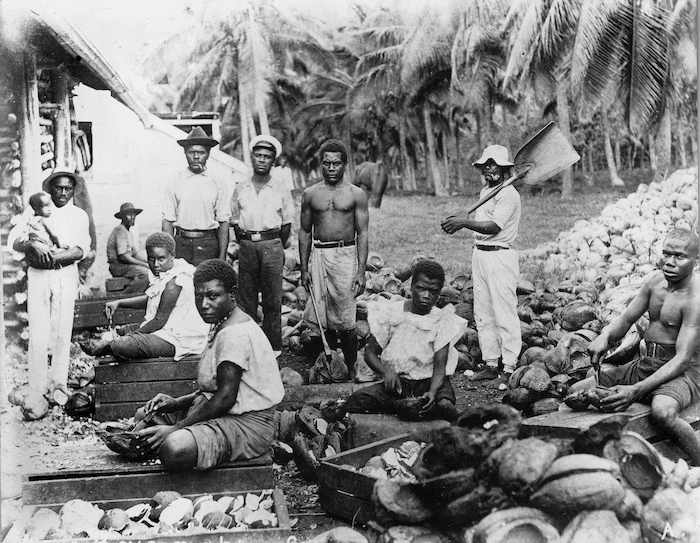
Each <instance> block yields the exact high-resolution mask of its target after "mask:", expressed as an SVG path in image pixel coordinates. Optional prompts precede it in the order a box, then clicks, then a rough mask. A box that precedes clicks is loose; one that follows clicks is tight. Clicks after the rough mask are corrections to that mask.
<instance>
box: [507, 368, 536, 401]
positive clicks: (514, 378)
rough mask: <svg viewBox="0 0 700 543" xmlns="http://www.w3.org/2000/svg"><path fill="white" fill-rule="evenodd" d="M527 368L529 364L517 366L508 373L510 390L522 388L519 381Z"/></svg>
mask: <svg viewBox="0 0 700 543" xmlns="http://www.w3.org/2000/svg"><path fill="white" fill-rule="evenodd" d="M529 370H530V366H520V367H519V368H515V371H514V372H513V373H511V374H510V377H508V388H509V389H510V390H515V389H516V388H519V387H520V388H523V387H522V386H521V384H520V382H521V381H522V379H523V375H525V374H526V373H527V372H528V371H529ZM504 403H505V402H504ZM514 407H515V406H514Z"/></svg>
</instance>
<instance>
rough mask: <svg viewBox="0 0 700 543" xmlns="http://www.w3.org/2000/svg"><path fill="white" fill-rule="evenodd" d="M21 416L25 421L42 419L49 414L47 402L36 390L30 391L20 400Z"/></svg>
mask: <svg viewBox="0 0 700 543" xmlns="http://www.w3.org/2000/svg"><path fill="white" fill-rule="evenodd" d="M20 407H21V409H22V415H24V418H25V419H26V420H39V419H43V418H44V417H45V416H46V415H48V414H49V402H47V401H46V398H44V396H43V395H42V394H41V393H40V392H37V391H36V390H30V391H29V393H28V394H27V395H26V396H24V398H23V400H22V405H21V406H20Z"/></svg>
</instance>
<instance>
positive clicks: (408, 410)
mask: <svg viewBox="0 0 700 543" xmlns="http://www.w3.org/2000/svg"><path fill="white" fill-rule="evenodd" d="M426 400H427V398H423V397H422V396H419V397H417V398H414V397H410V398H401V399H399V400H395V401H394V411H395V412H396V414H397V415H398V417H399V418H400V419H401V420H409V421H410V420H420V419H422V418H424V416H425V415H424V414H423V413H421V410H422V409H423V406H424V405H425V403H426Z"/></svg>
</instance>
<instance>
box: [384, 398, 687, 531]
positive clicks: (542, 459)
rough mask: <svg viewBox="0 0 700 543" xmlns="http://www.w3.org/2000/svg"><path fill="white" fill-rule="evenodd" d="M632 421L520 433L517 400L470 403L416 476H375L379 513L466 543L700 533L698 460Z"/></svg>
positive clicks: (433, 440) (425, 455) (393, 522)
mask: <svg viewBox="0 0 700 543" xmlns="http://www.w3.org/2000/svg"><path fill="white" fill-rule="evenodd" d="M626 421H627V419H626V418H625V417H622V416H619V415H615V416H611V417H610V418H609V419H605V420H604V421H601V422H600V423H598V424H596V425H595V426H593V427H591V428H589V429H588V430H586V431H585V432H582V434H581V435H579V436H578V437H577V438H576V439H573V440H554V439H552V440H548V439H539V438H532V437H530V438H521V437H519V435H520V433H519V431H520V415H519V414H518V413H517V411H515V410H513V409H512V408H510V407H508V406H502V405H491V406H485V407H482V408H475V409H470V410H468V411H467V412H465V413H464V414H463V415H462V416H461V417H460V418H459V419H458V420H457V421H456V422H455V424H453V425H452V426H450V427H448V428H445V429H442V430H437V431H434V432H433V433H432V435H431V436H430V438H429V439H428V440H427V441H428V444H427V446H426V447H424V448H423V449H422V451H421V453H420V455H419V457H418V459H417V460H416V462H415V463H414V464H413V466H412V467H411V471H412V472H413V474H414V475H415V477H416V479H417V482H415V483H401V482H397V481H392V480H388V479H384V478H382V479H378V480H377V482H376V483H375V486H374V491H373V498H372V499H373V501H374V504H375V512H376V520H377V522H378V523H379V524H380V525H381V526H383V527H384V528H385V529H386V528H388V527H390V526H406V525H411V526H416V525H418V526H420V527H421V529H420V530H418V531H417V532H415V533H416V534H418V533H419V532H422V535H421V537H425V530H431V531H432V532H433V533H434V534H435V535H434V537H435V538H436V539H435V540H437V541H440V540H441V539H439V537H441V536H440V535H439V534H438V533H436V532H437V531H438V530H439V531H442V532H445V531H447V532H448V533H449V534H450V536H451V537H452V539H453V540H458V541H463V542H465V543H466V542H470V543H471V542H474V543H477V542H478V543H506V542H513V543H515V542H522V541H538V542H540V541H541V542H562V541H565V542H572V541H596V542H606V541H609V542H611V543H612V542H630V543H632V542H634V543H637V542H639V543H641V542H642V541H646V542H657V541H658V542H660V541H664V540H667V538H668V537H669V534H671V533H673V534H674V535H673V537H674V538H675V539H673V540H674V541H688V542H689V541H698V540H700V539H699V538H700V524H698V522H697V513H698V511H700V488H699V487H700V468H689V467H688V465H687V463H686V462H685V461H683V460H678V461H677V462H672V461H670V460H668V459H666V458H664V457H663V456H661V455H660V454H659V453H658V452H657V451H656V450H655V449H654V447H653V446H652V445H650V444H649V443H648V442H647V441H646V440H645V439H644V438H642V437H641V436H640V435H638V434H636V433H634V432H627V431H625V430H624V425H625V423H626ZM402 533H403V534H404V535H405V534H406V533H412V531H411V530H408V531H406V530H403V531H402ZM406 540H407V541H411V539H410V538H408V539H406ZM423 540H425V539H420V541H423ZM388 541H392V539H388Z"/></svg>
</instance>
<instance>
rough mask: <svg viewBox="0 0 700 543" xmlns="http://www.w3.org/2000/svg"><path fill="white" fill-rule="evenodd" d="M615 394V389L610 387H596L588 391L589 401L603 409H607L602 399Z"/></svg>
mask: <svg viewBox="0 0 700 543" xmlns="http://www.w3.org/2000/svg"><path fill="white" fill-rule="evenodd" d="M612 394H614V391H613V390H611V389H609V388H601V387H596V388H593V389H590V390H588V391H586V398H587V399H588V402H589V403H590V404H591V405H592V406H593V407H595V408H596V409H600V410H601V411H605V407H604V406H603V404H602V403H601V400H602V399H603V398H605V397H607V396H610V395H612Z"/></svg>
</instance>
